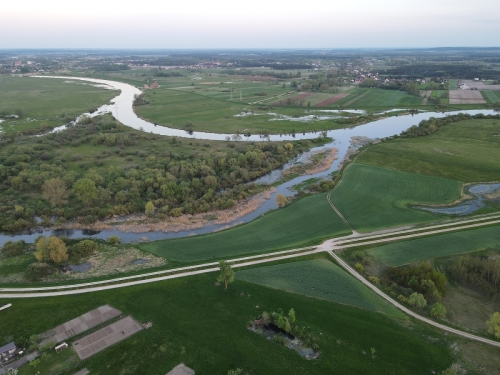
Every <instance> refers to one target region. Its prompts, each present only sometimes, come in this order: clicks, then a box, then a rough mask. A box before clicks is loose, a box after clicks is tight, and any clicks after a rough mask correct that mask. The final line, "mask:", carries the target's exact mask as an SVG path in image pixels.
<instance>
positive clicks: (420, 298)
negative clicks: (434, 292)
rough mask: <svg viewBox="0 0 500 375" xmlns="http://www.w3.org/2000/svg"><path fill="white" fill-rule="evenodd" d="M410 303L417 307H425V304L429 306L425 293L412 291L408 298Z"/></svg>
mask: <svg viewBox="0 0 500 375" xmlns="http://www.w3.org/2000/svg"><path fill="white" fill-rule="evenodd" d="M408 304H410V306H413V307H416V308H417V309H423V308H424V307H425V306H427V301H426V300H425V298H424V295H423V294H420V293H412V294H410V297H409V298H408Z"/></svg>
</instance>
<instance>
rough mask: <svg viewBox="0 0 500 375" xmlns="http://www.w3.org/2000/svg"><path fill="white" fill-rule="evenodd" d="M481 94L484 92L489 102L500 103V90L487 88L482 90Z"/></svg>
mask: <svg viewBox="0 0 500 375" xmlns="http://www.w3.org/2000/svg"><path fill="white" fill-rule="evenodd" d="M481 94H483V97H484V99H485V100H486V101H487V102H488V103H492V104H495V103H498V102H500V92H499V91H491V90H485V91H481Z"/></svg>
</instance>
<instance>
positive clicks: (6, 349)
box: [0, 342, 17, 362]
mask: <svg viewBox="0 0 500 375" xmlns="http://www.w3.org/2000/svg"><path fill="white" fill-rule="evenodd" d="M16 349H17V348H16V344H14V342H10V343H8V344H7V345H4V346H2V347H0V361H1V362H7V361H8V360H9V359H11V358H12V357H13V356H14V355H15V352H16Z"/></svg>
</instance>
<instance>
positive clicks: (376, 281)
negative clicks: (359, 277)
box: [368, 276, 380, 285]
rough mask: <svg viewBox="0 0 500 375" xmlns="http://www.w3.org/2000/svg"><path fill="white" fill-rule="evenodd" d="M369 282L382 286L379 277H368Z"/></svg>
mask: <svg viewBox="0 0 500 375" xmlns="http://www.w3.org/2000/svg"><path fill="white" fill-rule="evenodd" d="M368 280H369V281H370V282H371V283H373V284H375V285H378V284H380V280H379V278H378V277H375V276H368Z"/></svg>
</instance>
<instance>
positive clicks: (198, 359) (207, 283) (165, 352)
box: [0, 274, 456, 375]
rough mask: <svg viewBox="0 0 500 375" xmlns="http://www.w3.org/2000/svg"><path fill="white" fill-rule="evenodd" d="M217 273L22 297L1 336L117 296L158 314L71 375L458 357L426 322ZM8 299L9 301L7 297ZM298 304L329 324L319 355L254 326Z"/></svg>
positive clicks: (312, 367) (400, 363)
mask: <svg viewBox="0 0 500 375" xmlns="http://www.w3.org/2000/svg"><path fill="white" fill-rule="evenodd" d="M215 278H216V275H215V274H207V275H200V276H194V277H190V278H182V279H177V280H170V281H168V282H159V283H155V284H150V285H147V286H135V287H130V288H124V289H119V290H114V291H109V292H99V293H94V294H92V295H90V296H89V295H75V296H67V297H65V298H60V297H58V298H57V297H56V298H40V299H38V298H37V299H31V300H29V299H21V300H16V302H15V304H14V305H13V307H12V308H10V309H7V310H5V311H3V312H2V320H1V321H0V340H2V341H3V340H7V338H8V337H11V338H14V339H16V340H17V339H18V338H20V337H23V336H24V337H28V336H30V335H31V334H33V333H41V332H45V331H47V330H48V329H50V328H53V327H55V326H57V325H59V324H61V323H63V322H65V321H67V320H70V319H72V318H74V317H76V316H78V315H80V314H82V313H85V312H87V311H89V310H92V309H94V308H97V307H98V306H101V305H103V304H110V305H111V306H113V307H115V308H117V309H120V310H121V311H123V312H124V313H125V314H130V315H132V316H134V317H135V318H136V319H137V320H139V321H140V322H146V321H151V322H153V326H152V328H150V329H148V330H143V331H141V332H139V333H137V334H136V335H135V336H134V337H132V338H130V339H129V340H126V341H123V342H122V343H120V344H119V345H116V346H113V347H111V348H109V349H107V350H106V351H104V352H102V353H99V354H98V355H96V356H94V357H92V358H89V359H88V360H86V361H85V362H83V363H80V365H79V366H80V367H76V368H75V367H72V368H71V369H70V370H66V371H63V372H62V373H61V375H71V374H73V373H74V372H75V371H76V370H78V368H81V367H84V366H85V367H87V368H88V369H89V370H90V371H91V373H92V374H104V373H105V374H109V375H115V374H116V375H118V374H123V373H133V374H137V375H142V374H147V375H163V374H165V373H166V372H167V371H169V370H170V369H171V368H173V367H174V366H175V365H177V364H178V363H179V362H184V363H185V364H186V365H187V366H189V367H191V368H193V369H195V370H196V374H200V375H204V374H210V375H211V374H224V373H227V371H228V370H229V369H232V368H237V367H239V368H243V369H244V370H245V371H248V372H250V373H254V374H265V373H272V374H287V375H288V374H297V375H298V374H311V375H313V374H318V375H319V374H325V373H329V372H331V371H334V372H335V373H336V374H353V373H356V374H362V373H370V374H375V375H376V374H384V375H385V374H390V373H397V374H412V375H416V374H422V375H424V374H429V373H430V372H431V371H441V370H444V369H445V368H447V367H449V366H450V365H451V363H452V361H453V360H454V359H453V356H454V354H452V352H451V350H450V349H449V345H450V344H451V341H449V339H448V338H446V337H443V336H441V334H440V333H439V332H437V331H435V330H433V329H431V328H429V327H427V326H424V325H422V324H420V323H416V322H413V321H409V320H405V321H404V323H403V322H401V323H400V320H399V319H394V318H391V317H389V316H387V315H385V314H377V313H374V312H373V311H366V310H364V309H358V308H354V307H350V306H345V305H341V304H336V303H333V302H331V301H325V300H319V299H316V298H310V297H306V296H302V295H299V294H295V293H287V292H283V291H278V290H274V289H271V288H266V287H263V286H259V285H256V284H253V283H246V282H243V281H238V280H237V281H235V282H234V283H233V284H231V286H230V287H229V289H228V290H227V291H225V290H224V289H223V288H221V287H215V286H214V280H215ZM6 302H8V301H4V300H2V301H0V305H3V304H4V303H6ZM256 306H259V308H258V309H256ZM291 307H293V308H295V311H296V314H297V318H298V320H299V321H300V322H301V323H302V324H304V325H307V326H310V327H311V329H313V330H314V331H315V332H321V336H320V340H319V345H320V348H321V355H320V357H319V358H318V359H317V360H314V361H307V360H304V359H303V358H302V357H300V356H299V355H297V353H296V352H294V351H291V350H289V349H287V348H285V347H283V346H281V345H278V344H276V343H274V342H272V341H269V340H266V339H265V338H263V337H261V336H259V335H256V334H255V333H253V332H251V331H250V330H248V329H247V328H246V324H247V321H248V319H249V318H251V317H252V316H255V315H256V314H258V313H259V312H262V311H263V310H267V311H272V310H276V309H280V308H283V309H289V308H291ZM29 316H43V317H44V319H29V318H28V317H29ZM215 328H216V329H215ZM409 328H410V329H409ZM337 340H338V341H337ZM455 341H456V340H453V342H455ZM409 343H411V345H410V344H409ZM372 347H373V348H376V356H375V358H372V357H371V356H370V355H367V354H365V353H366V352H368V353H369V350H370V348H372ZM68 353H70V352H68ZM53 356H54V357H53V358H57V356H56V355H55V354H54V355H53ZM62 360H65V361H66V360H67V356H65V357H64V358H63V359H62ZM40 369H41V368H40Z"/></svg>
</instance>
